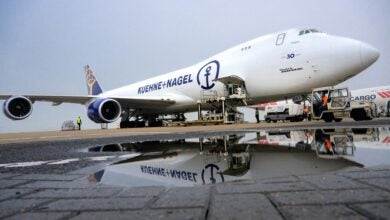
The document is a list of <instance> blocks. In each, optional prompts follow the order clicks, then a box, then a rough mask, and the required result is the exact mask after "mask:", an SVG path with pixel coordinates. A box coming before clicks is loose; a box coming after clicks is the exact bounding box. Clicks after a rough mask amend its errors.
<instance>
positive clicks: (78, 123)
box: [76, 116, 81, 130]
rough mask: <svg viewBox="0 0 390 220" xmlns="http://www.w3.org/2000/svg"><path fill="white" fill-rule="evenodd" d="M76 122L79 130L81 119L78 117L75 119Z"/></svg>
mask: <svg viewBox="0 0 390 220" xmlns="http://www.w3.org/2000/svg"><path fill="white" fill-rule="evenodd" d="M76 122H77V125H78V126H79V130H81V118H80V116H79V117H78V118H77V120H76Z"/></svg>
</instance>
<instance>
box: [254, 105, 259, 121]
mask: <svg viewBox="0 0 390 220" xmlns="http://www.w3.org/2000/svg"><path fill="white" fill-rule="evenodd" d="M255 117H256V120H257V123H259V122H260V119H259V109H258V108H256V112H255Z"/></svg>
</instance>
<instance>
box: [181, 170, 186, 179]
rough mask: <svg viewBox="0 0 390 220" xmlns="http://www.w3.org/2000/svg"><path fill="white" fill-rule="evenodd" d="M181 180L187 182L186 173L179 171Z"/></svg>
mask: <svg viewBox="0 0 390 220" xmlns="http://www.w3.org/2000/svg"><path fill="white" fill-rule="evenodd" d="M181 178H182V179H183V180H187V172H185V171H181Z"/></svg>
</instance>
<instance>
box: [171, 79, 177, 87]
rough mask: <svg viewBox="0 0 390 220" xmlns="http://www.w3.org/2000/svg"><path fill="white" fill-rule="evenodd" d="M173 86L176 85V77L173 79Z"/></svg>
mask: <svg viewBox="0 0 390 220" xmlns="http://www.w3.org/2000/svg"><path fill="white" fill-rule="evenodd" d="M173 86H176V78H173V80H172V87H173Z"/></svg>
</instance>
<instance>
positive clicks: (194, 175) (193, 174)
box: [192, 173, 198, 183]
mask: <svg viewBox="0 0 390 220" xmlns="http://www.w3.org/2000/svg"><path fill="white" fill-rule="evenodd" d="M197 175H198V174H197V173H192V176H193V177H194V182H195V183H196V176H197Z"/></svg>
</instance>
